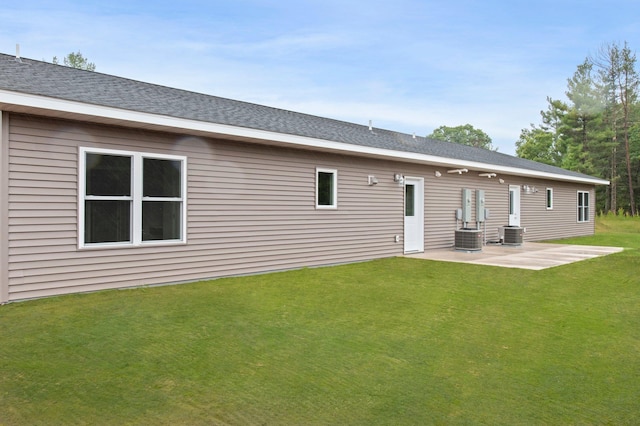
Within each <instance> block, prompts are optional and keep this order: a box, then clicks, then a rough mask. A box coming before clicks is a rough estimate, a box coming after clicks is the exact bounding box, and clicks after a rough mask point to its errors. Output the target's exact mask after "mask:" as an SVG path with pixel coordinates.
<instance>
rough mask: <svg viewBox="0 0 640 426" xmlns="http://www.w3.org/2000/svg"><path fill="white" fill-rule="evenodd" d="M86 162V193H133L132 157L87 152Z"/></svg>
mask: <svg viewBox="0 0 640 426" xmlns="http://www.w3.org/2000/svg"><path fill="white" fill-rule="evenodd" d="M85 163H86V182H85V186H86V195H103V196H109V195H111V196H114V195H115V196H118V195H120V196H130V195H131V157H127V156H121V155H104V154H90V153H87V154H86V157H85Z"/></svg>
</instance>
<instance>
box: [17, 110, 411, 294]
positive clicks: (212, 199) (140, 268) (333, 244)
mask: <svg viewBox="0 0 640 426" xmlns="http://www.w3.org/2000/svg"><path fill="white" fill-rule="evenodd" d="M9 133H10V135H9V140H10V164H9V173H10V183H9V237H8V249H9V262H8V263H9V268H8V282H9V299H10V300H16V299H24V298H31V297H41V296H48V295H54V294H64V293H72V292H82V291H93V290H100V289H109V288H118V287H128V286H138V285H153V284H162V283H171V282H182V281H194V280H199V279H205V278H209V277H219V276H225V275H236V274H248V273H256V272H264V271H270V270H280V269H289V268H296V267H303V266H314V265H326V264H333V263H343V262H352V261H360V260H367V259H372V258H379V257H388V256H395V255H400V254H402V242H400V243H395V242H394V236H395V235H402V229H403V228H402V227H403V216H402V212H403V207H402V206H403V189H402V187H400V186H398V185H397V184H396V183H394V182H393V179H392V177H393V173H394V171H396V169H397V167H394V166H393V165H392V164H385V163H384V162H381V161H378V160H364V161H362V160H361V159H358V158H356V157H349V156H340V155H334V154H323V153H318V152H312V151H302V150H291V149H285V148H275V147H268V146H262V145H253V144H245V143H237V142H229V141H222V140H213V139H204V138H194V137H181V136H176V135H172V134H163V133H152V132H143V131H138V130H129V129H124V128H115V127H107V126H98V125H89V124H83V123H78V122H70V121H69V122H66V121H55V120H48V119H40V118H36V117H29V116H20V115H12V116H11V123H10V131H9ZM80 146H84V147H95V148H111V149H122V150H133V151H142V152H152V153H160V154H178V155H185V156H187V157H188V170H187V173H188V177H187V180H188V186H189V188H188V194H187V200H188V201H187V202H188V208H187V210H188V213H187V216H188V222H187V224H188V231H187V238H188V242H187V244H179V245H164V246H149V247H135V248H133V247H118V248H113V247H111V248H91V249H78V235H77V230H78V224H77V221H78V216H77V211H78V205H77V202H78V193H77V188H78V149H79V147H80ZM316 167H328V168H334V169H336V170H338V209H337V210H317V209H316V208H315V168H316ZM369 174H375V175H377V176H379V177H380V183H379V184H378V185H376V186H368V185H367V176H368V175H369Z"/></svg>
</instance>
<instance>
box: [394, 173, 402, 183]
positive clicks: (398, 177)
mask: <svg viewBox="0 0 640 426" xmlns="http://www.w3.org/2000/svg"><path fill="white" fill-rule="evenodd" d="M393 181H394V182H397V183H399V184H403V183H404V176H402V175H401V174H400V173H396V174H394V175H393Z"/></svg>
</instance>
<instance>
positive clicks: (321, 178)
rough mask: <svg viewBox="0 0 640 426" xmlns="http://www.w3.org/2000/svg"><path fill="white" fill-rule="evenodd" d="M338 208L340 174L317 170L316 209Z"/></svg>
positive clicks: (332, 171) (334, 171)
mask: <svg viewBox="0 0 640 426" xmlns="http://www.w3.org/2000/svg"><path fill="white" fill-rule="evenodd" d="M337 207H338V172H337V170H333V169H321V168H317V169H316V208H318V209H335V208H337Z"/></svg>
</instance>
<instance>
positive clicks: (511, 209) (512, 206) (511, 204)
mask: <svg viewBox="0 0 640 426" xmlns="http://www.w3.org/2000/svg"><path fill="white" fill-rule="evenodd" d="M513 198H514V195H513V191H509V214H514V211H515V207H514V204H513V202H514V199H513Z"/></svg>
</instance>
